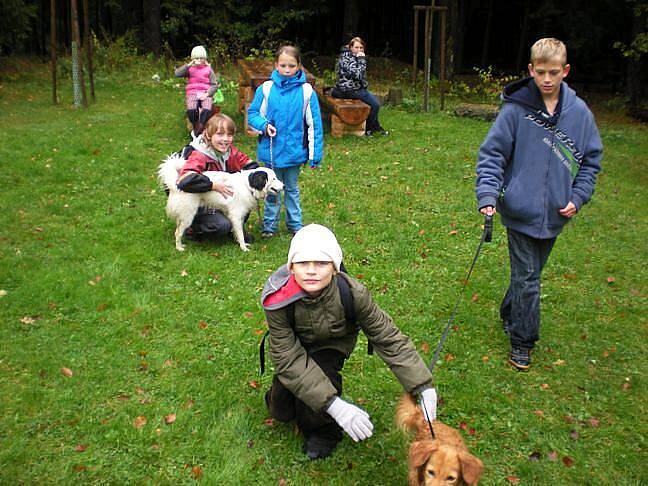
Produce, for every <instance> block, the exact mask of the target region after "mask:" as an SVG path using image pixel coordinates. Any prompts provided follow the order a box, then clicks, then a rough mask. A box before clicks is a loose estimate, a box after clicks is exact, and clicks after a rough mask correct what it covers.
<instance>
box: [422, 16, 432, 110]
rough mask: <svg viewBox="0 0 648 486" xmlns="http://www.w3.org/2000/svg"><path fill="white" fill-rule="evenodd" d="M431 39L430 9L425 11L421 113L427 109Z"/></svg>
mask: <svg viewBox="0 0 648 486" xmlns="http://www.w3.org/2000/svg"><path fill="white" fill-rule="evenodd" d="M431 39H432V11H431V10H430V9H428V10H426V11H425V82H424V84H423V111H428V109H429V99H430V67H431V64H432V62H431V59H430V51H431V50H432V49H431Z"/></svg>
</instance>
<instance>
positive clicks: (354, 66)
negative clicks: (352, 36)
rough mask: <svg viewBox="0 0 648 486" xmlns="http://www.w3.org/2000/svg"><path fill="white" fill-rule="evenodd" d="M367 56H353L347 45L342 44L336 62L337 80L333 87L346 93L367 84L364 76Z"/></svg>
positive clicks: (364, 86)
mask: <svg viewBox="0 0 648 486" xmlns="http://www.w3.org/2000/svg"><path fill="white" fill-rule="evenodd" d="M366 71H367V58H366V57H364V56H354V55H353V54H352V53H351V51H350V50H349V48H348V47H346V46H344V47H343V48H342V51H341V53H340V58H339V59H338V62H337V74H338V80H337V83H336V85H335V87H336V88H337V89H338V90H340V91H343V92H345V93H348V92H350V91H357V90H359V89H363V88H366V87H367V86H369V83H367V78H366V74H365V73H366Z"/></svg>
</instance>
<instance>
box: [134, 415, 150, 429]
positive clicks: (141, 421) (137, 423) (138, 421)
mask: <svg viewBox="0 0 648 486" xmlns="http://www.w3.org/2000/svg"><path fill="white" fill-rule="evenodd" d="M146 422H147V420H146V417H145V416H144V415H138V416H137V417H135V420H133V427H135V428H136V429H141V428H142V427H144V426H145V425H146Z"/></svg>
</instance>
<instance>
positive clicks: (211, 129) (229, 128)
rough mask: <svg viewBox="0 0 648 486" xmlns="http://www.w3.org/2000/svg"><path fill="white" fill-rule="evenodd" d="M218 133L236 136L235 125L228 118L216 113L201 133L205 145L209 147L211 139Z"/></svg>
mask: <svg viewBox="0 0 648 486" xmlns="http://www.w3.org/2000/svg"><path fill="white" fill-rule="evenodd" d="M218 132H225V133H227V134H228V135H232V136H233V135H234V134H236V123H234V120H232V119H231V118H230V117H229V116H227V115H225V114H223V113H216V114H215V115H212V117H211V118H210V119H209V120H207V123H205V130H204V131H203V135H204V136H203V139H204V140H205V143H206V144H207V145H209V146H211V138H212V136H213V135H214V134H215V133H218Z"/></svg>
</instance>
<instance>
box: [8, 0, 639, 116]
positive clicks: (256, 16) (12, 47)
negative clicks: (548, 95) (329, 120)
mask: <svg viewBox="0 0 648 486" xmlns="http://www.w3.org/2000/svg"><path fill="white" fill-rule="evenodd" d="M78 4H79V17H80V22H81V30H82V31H83V29H84V28H85V26H84V25H83V18H84V14H85V13H86V12H85V11H84V9H85V10H87V17H88V19H89V22H88V23H89V27H90V30H91V32H92V33H93V35H94V36H96V38H97V39H98V40H99V42H103V41H109V40H114V39H118V38H123V39H124V42H126V43H127V44H128V45H129V47H131V48H132V49H133V50H136V51H137V52H138V53H140V54H145V55H146V54H150V55H153V56H160V55H164V56H170V57H175V58H184V57H186V56H187V55H188V53H189V52H190V50H191V47H192V46H194V45H196V44H204V45H206V46H208V47H209V55H210V57H211V58H212V59H214V60H216V61H217V62H218V61H226V60H231V59H236V58H239V57H242V56H247V55H263V54H267V53H269V52H271V51H272V50H273V49H274V48H275V47H276V46H277V45H278V44H280V43H283V42H291V43H296V44H298V45H299V46H300V47H301V48H302V51H303V52H304V53H305V55H306V56H305V57H307V58H309V57H315V56H323V55H324V56H335V55H336V53H337V52H338V50H339V48H340V46H341V45H342V44H343V43H345V42H347V41H348V39H349V38H350V37H351V36H352V35H359V36H361V37H363V38H364V39H365V40H366V41H367V43H368V53H369V55H371V56H381V57H389V58H393V59H398V60H401V61H403V62H407V63H411V62H412V56H413V38H414V14H413V8H412V7H413V6H414V5H420V4H426V5H430V4H435V5H437V6H445V7H447V9H448V10H447V12H448V15H447V39H448V41H447V45H446V49H447V51H446V52H447V57H446V59H447V62H448V66H447V71H448V75H449V77H450V78H452V76H453V75H454V74H462V73H473V72H474V69H475V68H487V67H489V66H492V67H493V69H494V70H495V71H496V72H500V73H519V72H521V71H523V70H524V69H525V66H526V64H527V62H528V52H529V46H530V45H531V44H532V43H533V42H534V41H535V40H536V39H538V38H540V37H547V36H553V37H558V38H560V39H562V40H564V41H565V42H566V43H567V45H568V50H569V62H570V63H571V64H572V65H573V68H572V72H571V74H570V78H571V80H572V82H576V83H587V85H588V86H590V87H593V88H594V89H599V90H604V91H609V92H624V93H625V94H626V96H627V99H628V101H629V103H630V104H631V105H635V106H639V105H640V104H642V103H645V100H646V98H647V97H646V90H647V88H646V85H648V83H647V81H648V68H647V67H646V55H647V53H648V29H647V25H648V2H646V1H642V0H590V1H586V0H540V1H533V2H532V1H531V0H511V1H500V0H436V2H434V1H433V2H421V1H402V2H392V1H388V0H371V1H369V0H333V1H324V0H273V1H271V0H224V1H219V2H213V1H210V0H173V1H172V0H108V1H99V0H78ZM52 5H54V13H55V25H56V29H57V38H58V42H57V51H59V52H60V53H67V52H69V50H70V44H71V22H70V16H71V15H70V11H71V10H70V1H63V0H42V1H37V0H5V1H3V2H1V3H0V56H3V57H6V56H8V55H14V54H31V55H36V56H39V57H41V58H42V59H44V60H45V59H47V58H48V56H49V52H50V49H51V47H50V25H51V24H50V20H51V12H52ZM433 32H434V35H433V44H434V47H433V54H432V57H433V69H434V72H435V73H438V70H439V66H438V60H439V57H440V56H439V50H440V36H439V32H440V16H439V15H436V16H435V18H434V31H433ZM422 37H423V21H422V19H421V21H420V22H419V40H420V42H419V49H418V52H419V57H420V58H421V59H420V60H419V65H422V62H423V59H422V56H423V54H422V53H423V44H422V42H423V41H422ZM1 66H2V64H1V63H0V67H1Z"/></svg>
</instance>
